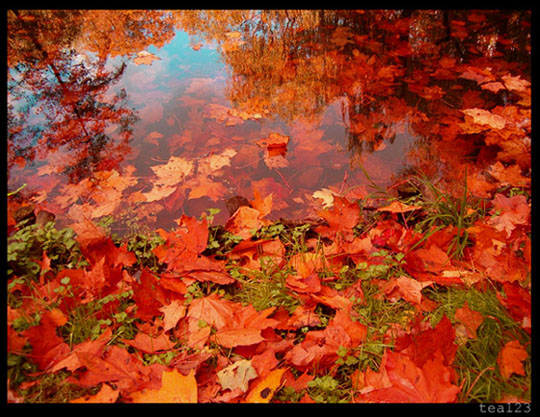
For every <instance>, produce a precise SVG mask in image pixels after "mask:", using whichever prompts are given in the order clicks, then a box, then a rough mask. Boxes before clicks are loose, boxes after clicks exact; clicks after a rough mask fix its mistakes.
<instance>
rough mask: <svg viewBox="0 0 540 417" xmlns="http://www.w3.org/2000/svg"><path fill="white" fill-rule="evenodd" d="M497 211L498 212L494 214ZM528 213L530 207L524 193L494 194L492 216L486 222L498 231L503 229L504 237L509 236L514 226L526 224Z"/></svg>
mask: <svg viewBox="0 0 540 417" xmlns="http://www.w3.org/2000/svg"><path fill="white" fill-rule="evenodd" d="M497 213H500V214H498V215H496V214H497ZM530 213H531V208H530V207H529V205H528V204H527V198H526V197H525V196H524V195H521V194H520V195H516V196H513V197H505V196H504V195H503V194H496V195H495V197H494V198H493V209H492V214H494V217H492V218H491V219H489V220H488V222H487V223H488V224H489V225H491V226H493V227H494V228H495V229H496V230H498V231H503V230H504V231H505V232H506V237H510V235H511V234H512V231H513V230H514V229H515V228H516V226H519V225H526V224H528V221H529V215H530Z"/></svg>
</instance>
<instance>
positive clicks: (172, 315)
mask: <svg viewBox="0 0 540 417" xmlns="http://www.w3.org/2000/svg"><path fill="white" fill-rule="evenodd" d="M159 310H160V311H162V312H163V315H164V318H163V331H164V332H166V331H167V330H170V329H173V328H174V327H175V326H176V324H177V323H178V320H180V319H181V318H182V317H184V316H185V315H186V310H187V309H186V306H185V305H184V304H183V303H181V302H180V301H178V300H173V301H171V303H170V304H168V305H164V306H162V307H160V308H159Z"/></svg>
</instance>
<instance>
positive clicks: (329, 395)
mask: <svg viewBox="0 0 540 417" xmlns="http://www.w3.org/2000/svg"><path fill="white" fill-rule="evenodd" d="M307 386H308V393H309V395H310V397H311V398H312V399H313V400H314V401H315V402H318V403H345V402H350V400H351V398H350V394H349V392H350V391H349V390H348V389H346V388H345V387H344V384H342V383H341V382H340V381H339V380H337V379H334V378H333V377H332V376H330V375H323V376H318V377H316V378H314V379H313V380H311V381H309V382H308V383H307Z"/></svg>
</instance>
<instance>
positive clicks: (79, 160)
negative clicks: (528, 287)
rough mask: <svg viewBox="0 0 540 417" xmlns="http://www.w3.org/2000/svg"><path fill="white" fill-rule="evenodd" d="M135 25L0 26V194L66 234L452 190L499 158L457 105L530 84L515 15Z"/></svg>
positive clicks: (523, 167)
mask: <svg viewBox="0 0 540 417" xmlns="http://www.w3.org/2000/svg"><path fill="white" fill-rule="evenodd" d="M141 13H143V14H137V13H135V14H130V13H128V11H107V10H105V11H92V12H89V11H85V12H83V13H78V12H77V11H66V12H48V14H44V12H43V13H40V12H39V11H20V12H18V13H17V14H16V15H10V16H9V19H8V40H9V42H8V64H9V74H10V79H8V104H10V105H11V106H12V107H11V108H10V111H9V112H8V122H9V125H8V127H9V135H8V190H9V191H13V190H16V189H18V188H19V187H21V186H22V185H23V184H26V186H25V187H24V188H23V190H22V191H20V192H19V193H18V197H19V198H21V199H22V198H24V199H27V200H29V201H31V202H32V203H33V204H36V205H37V206H38V207H39V208H42V209H46V210H48V211H51V212H53V213H55V214H56V216H57V218H58V219H59V220H61V221H63V222H65V223H66V224H69V223H73V222H77V221H80V220H81V219H82V218H84V217H87V218H91V219H94V220H100V219H103V218H104V217H107V216H110V217H111V218H113V219H114V220H115V227H116V231H117V232H118V233H125V232H126V231H127V230H129V229H130V228H133V227H141V225H144V226H147V227H152V228H155V227H163V228H170V227H173V226H174V225H175V223H174V220H175V219H178V218H179V217H180V216H181V215H182V214H183V213H185V214H187V215H190V216H200V215H201V213H203V212H204V211H205V210H208V209H209V208H218V209H220V210H221V212H220V213H219V214H217V215H216V217H215V223H223V222H225V221H226V220H227V218H228V217H229V213H228V211H227V209H226V201H227V199H229V198H231V197H233V196H237V195H240V196H245V197H247V198H248V200H251V199H253V198H254V192H259V193H260V194H261V195H262V196H263V197H264V196H267V195H269V194H272V203H273V204H272V212H271V213H270V215H269V216H268V217H269V218H270V219H278V218H281V217H282V218H288V219H303V218H306V217H309V216H312V215H314V214H315V213H316V211H317V210H320V209H322V208H323V207H325V206H329V205H330V204H331V199H332V195H345V196H347V197H349V198H351V199H353V198H358V197H363V196H366V195H367V193H369V192H370V191H373V186H374V185H377V186H379V187H382V188H385V187H388V186H391V185H393V184H397V183H399V182H401V181H403V180H404V179H406V178H407V176H408V175H410V174H411V173H419V172H422V173H424V174H426V175H428V176H429V177H431V178H433V179H434V180H436V181H439V182H440V185H441V186H446V187H448V188H449V189H452V183H453V182H456V183H460V184H462V183H463V173H464V172H465V171H467V173H468V174H467V175H476V176H479V175H483V170H486V169H489V167H490V166H492V165H493V164H494V162H495V161H496V160H497V159H500V152H501V150H500V149H501V147H500V146H499V145H493V144H489V143H488V141H483V138H480V137H479V136H480V135H481V134H483V133H481V132H480V131H479V132H471V131H470V130H469V131H466V130H464V129H465V128H463V127H462V124H463V123H464V121H465V119H464V114H463V112H462V110H463V109H471V108H482V109H493V108H494V107H496V106H505V105H516V106H517V104H516V103H518V102H519V100H523V97H521V96H520V95H519V91H518V93H515V92H514V91H508V88H506V89H497V86H496V85H495V84H494V85H493V87H489V86H488V88H486V84H488V83H496V82H500V81H501V80H502V79H503V78H504V77H508V76H511V77H518V78H516V79H518V80H526V79H529V78H530V75H529V73H530V14H528V13H527V12H525V11H519V12H512V11H505V12H501V11H479V12H474V13H473V12H470V11H466V12H456V11H448V10H446V11H410V10H409V11H395V10H394V11H373V10H370V11H361V12H352V11H322V12H321V11H270V12H260V11H236V12H235V11H219V12H215V13H212V12H211V11H206V12H201V11H196V10H193V11H175V12H158V11H148V12H147V14H146V15H144V12H141ZM68 27H69V28H72V27H75V28H79V29H70V30H71V31H72V32H73V33H72V32H70V31H68V30H67V29H66V28H68ZM104 28H105V29H107V28H108V30H104ZM66 32H67V33H66ZM17 48H18V49H17ZM144 51H146V52H148V53H150V54H152V55H146V56H145V55H144V54H142V53H141V52H144ZM141 61H142V62H141ZM495 90H496V91H495ZM516 123H517V122H516ZM284 137H287V138H288V141H287V143H286V144H275V143H274V142H273V140H274V139H275V138H284ZM271 138H274V139H271ZM480 139H482V140H480ZM280 140H281V139H280ZM529 142H530V140H529ZM516 152H517V151H516ZM508 158H509V159H508ZM508 158H507V159H508V160H506V161H504V163H505V164H517V165H518V166H519V169H520V172H521V174H522V175H525V176H527V175H530V166H529V167H527V161H526V160H520V159H519V157H518V156H516V155H510V156H509V157H508ZM512 158H513V159H512ZM164 167H165V168H164ZM465 167H467V169H465ZM254 190H256V191H254ZM476 193H477V194H478V195H480V196H482V195H481V191H476ZM482 197H487V195H483V196H482ZM137 225H138V226H137Z"/></svg>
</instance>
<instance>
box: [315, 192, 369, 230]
mask: <svg viewBox="0 0 540 417" xmlns="http://www.w3.org/2000/svg"><path fill="white" fill-rule="evenodd" d="M318 214H319V216H321V217H322V218H323V219H324V220H326V222H327V223H328V226H319V227H317V228H316V229H315V230H316V232H318V233H320V234H321V235H323V236H325V237H328V238H330V239H333V238H335V237H336V236H340V237H342V238H343V239H344V240H351V239H352V238H353V237H354V232H353V230H352V229H353V227H354V226H356V225H357V224H358V222H359V221H360V207H359V206H358V204H357V203H351V202H350V201H349V200H347V199H346V198H344V197H339V196H335V197H334V205H333V206H332V208H330V209H327V210H322V211H319V212H318Z"/></svg>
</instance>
